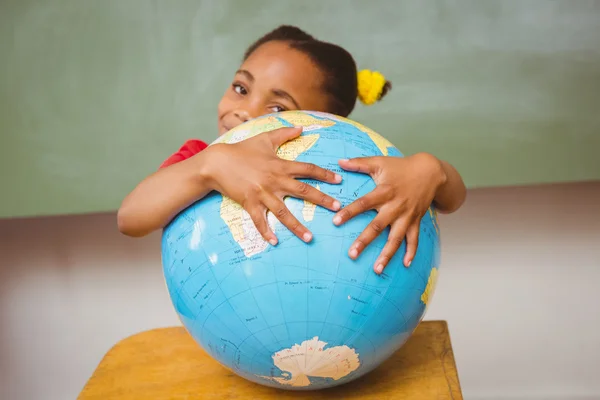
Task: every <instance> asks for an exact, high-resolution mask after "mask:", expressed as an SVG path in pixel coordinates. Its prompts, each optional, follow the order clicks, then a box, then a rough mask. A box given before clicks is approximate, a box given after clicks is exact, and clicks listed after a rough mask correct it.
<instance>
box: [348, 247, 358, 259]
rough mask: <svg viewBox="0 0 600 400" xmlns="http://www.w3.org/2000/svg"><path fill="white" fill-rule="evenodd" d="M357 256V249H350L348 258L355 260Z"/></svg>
mask: <svg viewBox="0 0 600 400" xmlns="http://www.w3.org/2000/svg"><path fill="white" fill-rule="evenodd" d="M357 256H358V249H357V248H356V247H353V248H351V249H350V258H356V257H357Z"/></svg>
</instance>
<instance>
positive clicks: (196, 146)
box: [160, 139, 208, 168]
mask: <svg viewBox="0 0 600 400" xmlns="http://www.w3.org/2000/svg"><path fill="white" fill-rule="evenodd" d="M207 147H208V145H207V144H206V143H204V142H203V141H202V140H197V139H191V140H188V141H187V142H185V143H184V144H183V146H181V148H180V149H179V151H177V153H175V154H173V155H172V156H171V157H169V158H167V159H166V160H165V161H164V162H163V163H162V164H161V165H160V168H165V167H168V166H169V165H173V164H176V163H178V162H180V161H183V160H187V159H188V158H190V157H192V156H193V155H196V154H198V153H200V152H201V151H202V150H204V149H206V148H207Z"/></svg>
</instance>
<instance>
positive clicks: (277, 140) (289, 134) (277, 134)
mask: <svg viewBox="0 0 600 400" xmlns="http://www.w3.org/2000/svg"><path fill="white" fill-rule="evenodd" d="M301 134H302V127H293V128H279V129H275V130H273V131H270V132H267V136H269V139H270V140H271V144H272V145H273V150H277V149H278V148H279V147H280V146H281V145H282V144H284V143H285V142H287V141H290V140H292V139H295V138H297V137H298V136H300V135H301Z"/></svg>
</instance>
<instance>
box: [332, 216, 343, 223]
mask: <svg viewBox="0 0 600 400" xmlns="http://www.w3.org/2000/svg"><path fill="white" fill-rule="evenodd" d="M340 222H342V217H340V216H339V215H336V216H335V217H333V223H334V224H336V225H339V224H340Z"/></svg>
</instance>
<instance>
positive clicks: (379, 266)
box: [375, 264, 383, 274]
mask: <svg viewBox="0 0 600 400" xmlns="http://www.w3.org/2000/svg"><path fill="white" fill-rule="evenodd" d="M375 272H377V273H378V274H381V273H382V272H383V264H377V266H376V267H375Z"/></svg>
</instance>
